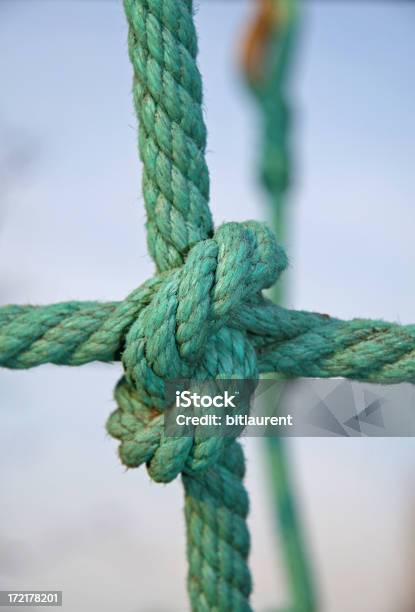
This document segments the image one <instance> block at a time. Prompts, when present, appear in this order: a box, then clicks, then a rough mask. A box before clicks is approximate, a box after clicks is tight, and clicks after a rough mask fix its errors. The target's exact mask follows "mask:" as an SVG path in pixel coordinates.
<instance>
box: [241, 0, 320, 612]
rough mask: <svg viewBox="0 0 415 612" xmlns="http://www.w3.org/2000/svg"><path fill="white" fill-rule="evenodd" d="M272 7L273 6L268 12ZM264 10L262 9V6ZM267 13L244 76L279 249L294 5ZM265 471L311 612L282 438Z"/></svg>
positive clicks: (278, 295) (281, 0) (299, 604)
mask: <svg viewBox="0 0 415 612" xmlns="http://www.w3.org/2000/svg"><path fill="white" fill-rule="evenodd" d="M273 4H274V6H273ZM265 5H266V6H265ZM263 6H265V10H266V11H268V14H267V15H266V19H268V20H269V18H270V16H271V18H272V13H274V19H275V21H273V22H272V23H271V24H269V25H268V32H267V33H266V35H267V36H266V38H267V40H266V41H262V42H263V43H264V48H263V49H262V57H261V58H260V59H261V64H262V65H261V66H260V67H259V69H258V74H256V75H255V74H248V82H249V85H250V88H251V90H252V91H253V92H254V94H255V97H256V99H257V101H258V105H259V107H260V109H261V111H262V115H263V145H262V154H261V159H260V178H261V182H262V184H263V186H264V188H265V191H266V192H267V194H268V198H269V202H270V204H271V207H272V208H271V210H272V226H273V229H274V232H275V234H276V236H277V240H278V242H279V243H280V244H284V238H285V234H286V229H285V226H286V222H285V202H286V196H287V191H288V188H289V185H290V171H291V161H290V151H289V128H290V113H289V109H288V105H287V102H286V86H287V78H288V75H289V68H290V64H291V60H292V56H293V47H294V43H295V37H296V29H297V11H298V6H297V0H268V3H267V2H264V3H263ZM284 293H285V290H284V287H283V285H282V283H279V284H278V286H277V287H274V288H273V290H272V292H271V297H272V299H273V300H274V301H275V302H276V303H278V304H282V303H283V301H284V300H283V296H284ZM265 450H266V458H267V471H268V480H269V486H270V489H271V494H272V503H273V508H274V512H275V514H276V522H277V526H278V528H279V531H280V533H281V542H282V547H283V557H284V562H285V566H286V568H287V572H288V577H289V582H290V595H291V604H290V608H289V609H290V610H292V611H293V612H314V611H315V610H316V602H315V594H314V587H313V581H312V577H311V571H310V565H309V560H308V557H307V553H306V548H305V543H304V540H303V535H302V532H301V527H300V520H299V517H298V511H297V508H296V503H295V494H294V490H293V487H292V484H291V482H292V477H291V470H290V462H289V457H288V453H287V449H286V444H285V441H284V440H283V439H282V438H276V437H267V438H266V439H265Z"/></svg>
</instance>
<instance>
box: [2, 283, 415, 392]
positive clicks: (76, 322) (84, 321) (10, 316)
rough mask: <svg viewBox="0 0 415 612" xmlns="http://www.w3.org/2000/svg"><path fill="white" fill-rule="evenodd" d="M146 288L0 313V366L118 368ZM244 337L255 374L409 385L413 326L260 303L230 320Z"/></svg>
mask: <svg viewBox="0 0 415 612" xmlns="http://www.w3.org/2000/svg"><path fill="white" fill-rule="evenodd" d="M156 286H157V282H155V281H154V285H153V286H152V284H151V283H149V284H147V285H145V289H144V290H141V289H139V290H136V291H135V292H133V293H132V294H131V296H129V297H128V298H127V300H126V301H125V302H108V303H102V302H67V303H62V304H51V305H49V306H5V307H3V308H1V309H0V347H1V348H0V366H2V367H5V368H11V369H25V368H31V367H35V366H38V365H42V364H45V363H54V364H56V365H83V364H86V363H90V362H92V361H103V362H111V361H119V360H120V356H121V353H122V352H123V349H124V346H125V335H126V330H128V329H129V327H130V326H131V324H132V322H133V321H134V320H135V318H136V317H137V316H138V314H139V313H140V311H141V310H142V309H143V308H144V307H145V306H146V305H147V304H148V303H149V302H150V301H151V296H152V295H153V293H154V288H155V287H156ZM232 318H233V323H234V326H235V327H237V328H239V329H245V330H247V331H248V334H249V337H250V338H251V341H252V343H253V345H254V346H255V349H256V353H257V358H258V366H259V370H260V372H261V373H271V372H273V373H276V374H280V375H283V376H286V377H296V376H302V377H312V378H314V377H318V378H330V377H337V376H341V377H345V378H349V379H354V380H360V381H366V382H375V383H382V384H397V383H400V382H412V381H414V380H415V325H398V324H396V323H386V322H383V321H372V320H367V319H354V320H352V321H342V320H340V319H334V318H331V317H329V316H327V315H320V314H317V313H312V312H302V311H295V310H286V309H284V308H281V307H279V306H275V305H273V304H271V303H270V302H267V301H264V306H263V308H262V309H261V308H259V307H258V306H252V307H249V306H248V307H247V308H242V309H236V310H235V311H234V312H233V313H232Z"/></svg>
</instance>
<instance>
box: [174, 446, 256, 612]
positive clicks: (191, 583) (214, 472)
mask: <svg viewBox="0 0 415 612" xmlns="http://www.w3.org/2000/svg"><path fill="white" fill-rule="evenodd" d="M244 474H245V462H244V458H243V453H242V449H241V447H240V445H239V444H238V443H237V442H233V443H232V445H231V446H230V447H228V448H227V449H226V451H225V454H224V456H223V458H222V460H221V461H220V462H219V464H218V465H217V466H216V467H215V468H214V469H210V470H206V471H205V472H202V473H201V474H200V475H198V476H187V475H186V474H184V475H183V483H184V487H185V496H186V505H185V513H186V525H187V540H188V557H189V576H188V589H189V595H190V600H191V604H192V610H194V611H197V612H210V611H212V610H224V611H225V610H237V611H238V612H251V607H250V605H249V603H248V600H249V595H250V593H251V589H252V584H251V577H250V574H249V570H248V566H247V557H248V554H249V546H250V539H249V532H248V528H247V525H246V518H247V515H248V508H249V502H248V495H247V493H246V490H245V488H244V486H243V482H242V481H243V477H244Z"/></svg>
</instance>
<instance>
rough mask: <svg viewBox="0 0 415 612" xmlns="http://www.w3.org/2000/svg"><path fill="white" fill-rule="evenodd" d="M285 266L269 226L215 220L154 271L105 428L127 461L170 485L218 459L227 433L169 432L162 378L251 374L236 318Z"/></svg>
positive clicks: (252, 361) (249, 353)
mask: <svg viewBox="0 0 415 612" xmlns="http://www.w3.org/2000/svg"><path fill="white" fill-rule="evenodd" d="M286 265H287V259H286V255H285V253H284V251H283V250H282V249H281V248H280V247H278V245H277V244H276V241H275V238H274V235H273V234H272V232H271V231H270V230H269V229H268V228H267V226H266V225H264V224H262V223H257V222H253V221H250V222H246V223H241V224H239V223H226V224H224V225H222V226H220V227H219V228H218V229H217V230H216V232H215V234H214V236H213V237H212V238H209V239H206V240H203V241H200V242H198V243H197V244H196V245H194V246H193V247H192V248H191V249H190V251H189V253H188V255H187V257H186V260H185V262H184V264H183V266H182V267H180V268H175V269H173V270H171V271H169V272H167V273H163V274H162V275H160V277H159V280H160V282H157V283H155V287H156V289H155V291H154V295H153V297H152V299H151V300H150V301H149V304H148V305H147V306H146V307H145V308H143V309H142V310H141V311H140V313H139V315H138V317H137V319H136V320H135V321H134V323H133V324H132V326H131V327H130V329H129V331H128V333H127V336H126V343H125V350H124V353H123V356H122V361H123V365H124V370H125V376H124V377H123V378H122V380H121V381H120V382H119V384H118V385H117V387H116V390H115V399H116V401H117V404H118V409H117V410H116V411H115V412H114V413H113V414H112V415H111V417H110V419H109V421H108V425H107V428H108V432H109V433H110V434H111V435H112V436H113V437H115V438H117V439H119V440H120V441H121V445H120V457H121V460H122V462H123V463H124V464H125V465H126V466H128V467H136V466H139V465H141V464H142V463H146V464H147V466H148V469H149V473H150V475H151V477H152V478H153V479H154V480H156V481H161V482H168V481H170V480H172V479H173V478H175V477H176V476H177V475H178V474H179V473H180V472H183V471H186V472H193V471H198V470H202V469H206V468H208V467H209V466H210V465H212V463H214V462H215V461H217V460H218V458H219V457H220V455H221V453H222V451H223V448H224V445H225V444H226V443H227V442H226V440H227V439H225V438H219V437H211V438H208V439H206V438H205V439H202V438H200V439H198V436H197V429H196V434H195V436H194V437H183V438H168V437H167V436H165V434H164V429H163V425H164V415H163V412H164V411H165V410H166V409H167V408H168V405H167V403H168V400H167V398H166V387H165V381H166V380H177V379H191V380H196V381H199V382H203V381H206V380H213V379H215V378H222V379H232V378H236V379H255V380H256V379H257V376H258V372H257V362H256V354H255V350H254V348H253V346H252V345H251V342H250V340H249V337H248V335H247V333H246V331H245V330H244V329H240V328H236V327H235V326H233V324H232V315H233V314H236V313H237V312H238V311H239V312H240V311H241V309H248V308H249V302H250V301H251V300H252V299H253V298H255V297H256V296H257V295H258V293H260V292H261V291H262V290H263V289H266V288H268V287H271V286H272V285H273V284H274V283H275V281H276V280H277V278H278V277H279V275H280V274H281V272H282V271H283V270H284V268H285V267H286Z"/></svg>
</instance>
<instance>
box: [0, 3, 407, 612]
mask: <svg viewBox="0 0 415 612" xmlns="http://www.w3.org/2000/svg"><path fill="white" fill-rule="evenodd" d="M124 4H125V11H126V16H127V20H128V24H129V54H130V58H131V62H132V65H133V69H134V82H133V95H134V103H135V106H136V110H137V115H138V119H139V151H140V156H141V159H142V162H143V167H144V173H143V193H144V200H145V204H146V210H147V230H148V244H149V251H150V253H151V255H152V256H153V258H154V260H155V263H156V266H157V273H156V275H155V276H154V278H153V279H151V280H149V281H147V282H146V283H144V284H143V285H142V286H141V287H139V288H138V289H136V290H135V291H133V292H132V293H131V294H130V295H129V296H128V297H127V298H126V299H125V300H124V301H123V302H118V303H117V302H112V303H107V304H100V303H97V302H84V303H82V302H69V303H65V304H55V305H49V306H44V307H35V306H6V307H4V308H1V309H0V366H3V367H9V368H16V369H18V368H28V367H33V366H36V365H40V364H42V363H54V364H59V365H64V364H66V365H81V364H84V363H88V362H90V361H94V360H99V361H113V360H121V361H122V364H123V367H124V376H123V377H122V379H121V380H120V382H119V383H118V385H117V387H116V390H115V399H116V402H117V409H116V410H115V412H114V413H113V414H112V415H111V416H110V418H109V421H108V424H107V428H108V431H109V433H110V434H111V435H112V436H113V437H115V438H116V439H118V440H119V441H120V447H119V454H120V458H121V460H122V461H123V463H124V464H125V465H126V466H127V467H137V466H139V465H141V464H143V463H144V464H146V465H147V468H148V471H149V474H150V476H151V477H152V478H153V479H154V480H155V481H157V482H169V481H171V480H172V479H173V478H175V477H176V476H177V475H179V474H182V476H183V482H184V486H185V515H186V523H187V537H188V558H189V577H188V588H189V595H190V600H191V605H192V609H193V610H194V611H196V612H204V611H207V610H212V611H215V612H228V611H235V612H245V611H249V610H250V604H249V595H250V592H251V579H250V574H249V569H248V564H247V558H248V553H249V536H248V531H247V527H246V515H247V512H248V500H247V494H246V491H245V489H244V487H243V483H242V480H243V475H244V460H243V455H242V452H241V449H240V446H239V445H238V443H237V442H236V441H235V440H232V439H230V438H226V439H216V438H208V439H205V438H203V437H202V436H200V435H198V431H197V428H196V431H195V434H194V436H193V437H188V438H168V437H167V436H166V435H165V432H164V427H163V424H164V412H165V410H166V408H167V407H168V406H167V400H166V393H165V391H166V388H165V383H166V381H167V380H169V379H179V378H191V379H193V380H196V381H205V380H212V379H216V378H225V379H230V378H242V379H253V380H256V379H257V377H258V375H259V373H261V372H269V371H274V372H279V373H280V374H282V375H285V376H333V375H334V376H339V375H341V376H348V377H351V378H357V379H361V380H376V381H378V382H401V381H403V380H412V379H413V378H414V374H415V327H414V326H407V327H400V326H397V325H393V324H387V323H382V322H371V321H360V320H358V321H352V322H349V323H347V322H342V321H339V320H336V319H331V318H329V317H326V316H324V315H316V314H313V313H302V312H290V311H288V310H284V309H282V308H279V307H277V306H274V305H272V304H271V303H270V302H269V301H267V300H266V299H265V298H264V297H263V296H262V290H263V289H266V288H268V287H271V286H273V285H274V283H275V282H276V281H277V280H278V278H279V276H280V275H281V273H282V272H283V270H284V268H285V267H286V265H287V259H286V256H285V254H284V252H283V250H282V249H281V248H280V247H278V245H277V244H276V241H275V238H274V236H273V234H272V232H271V231H270V230H269V229H268V228H267V227H266V226H265V225H263V224H260V223H256V222H246V223H241V224H238V223H227V224H225V225H222V226H221V227H219V228H217V229H216V230H214V229H213V224H212V220H211V217H210V212H209V207H208V197H209V177H208V171H207V167H206V162H205V154H204V153H205V146H206V128H205V125H204V121H203V116H202V88H201V78H200V74H199V71H198V68H197V63H196V55H197V39H196V32H195V28H194V23H193V6H192V2H191V1H190V0H125V2H124Z"/></svg>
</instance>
